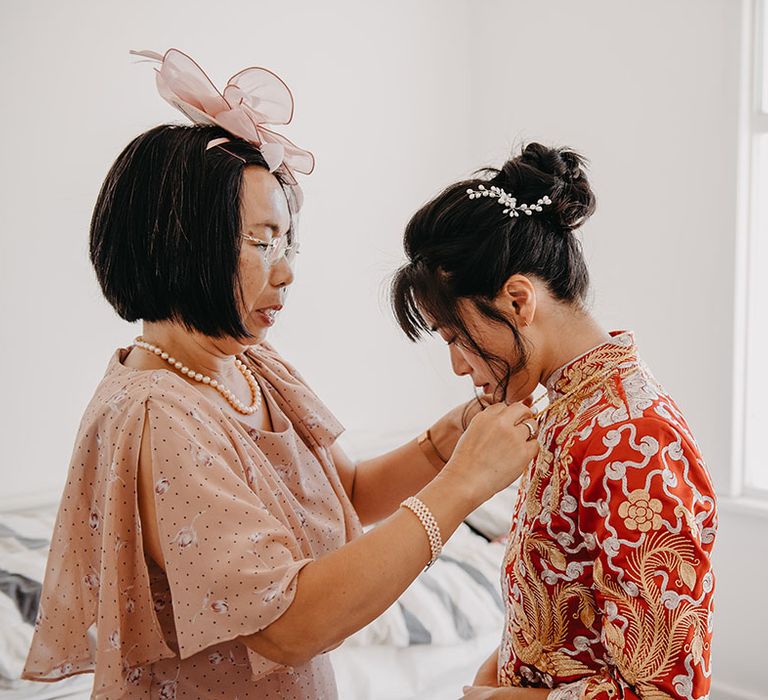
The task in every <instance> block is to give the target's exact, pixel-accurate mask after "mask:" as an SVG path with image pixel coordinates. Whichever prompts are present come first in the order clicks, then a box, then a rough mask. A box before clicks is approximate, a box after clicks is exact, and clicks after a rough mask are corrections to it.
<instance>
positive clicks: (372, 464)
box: [352, 440, 439, 525]
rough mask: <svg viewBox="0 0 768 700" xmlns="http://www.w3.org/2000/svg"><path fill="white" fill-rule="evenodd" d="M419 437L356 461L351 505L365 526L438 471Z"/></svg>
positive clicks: (378, 518) (380, 517) (389, 511)
mask: <svg viewBox="0 0 768 700" xmlns="http://www.w3.org/2000/svg"><path fill="white" fill-rule="evenodd" d="M438 473H439V472H438V470H437V469H436V468H435V467H434V466H433V465H432V464H431V463H430V462H429V460H428V459H427V457H426V456H425V455H424V453H423V452H422V451H421V448H420V447H419V445H418V442H417V441H416V440H411V441H410V442H407V443H405V444H404V445H402V446H401V447H398V448H397V449H395V450H392V451H391V452H387V453H386V454H383V455H381V456H379V457H374V458H373V459H368V460H365V461H363V462H359V463H358V464H357V471H356V474H355V481H354V488H353V490H352V505H353V506H354V508H355V511H357V514H358V517H359V518H360V520H361V522H362V523H363V524H364V525H369V524H371V523H376V522H379V521H380V520H383V519H384V518H386V517H387V516H389V515H391V514H392V513H393V512H394V511H395V510H397V508H398V506H399V505H400V503H402V501H403V500H404V499H405V498H407V497H408V496H412V495H413V494H415V493H418V492H419V491H420V490H421V489H422V488H424V486H426V485H427V484H428V483H429V482H430V481H432V479H434V478H435V476H436V475H437V474H438Z"/></svg>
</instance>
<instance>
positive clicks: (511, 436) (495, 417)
mask: <svg viewBox="0 0 768 700" xmlns="http://www.w3.org/2000/svg"><path fill="white" fill-rule="evenodd" d="M524 423H528V424H529V425H530V427H531V429H534V430H536V429H537V425H536V420H535V419H534V417H533V413H531V410H530V409H529V408H528V407H527V406H525V405H523V404H522V403H514V404H511V405H510V406H507V405H505V404H503V403H499V404H494V405H493V406H489V407H488V408H486V409H485V410H484V411H483V412H482V413H479V414H478V415H476V416H475V417H474V418H473V419H472V422H471V423H470V425H469V427H468V428H467V430H466V432H465V433H464V434H463V435H462V436H461V439H460V440H459V442H458V443H457V445H456V449H455V450H454V452H453V455H452V456H451V459H450V460H449V461H448V463H447V464H446V465H445V467H444V468H443V471H442V473H441V474H442V476H444V477H447V478H457V479H459V480H460V481H461V482H462V483H463V484H464V485H465V486H464V487H465V488H468V489H469V493H470V494H471V495H473V496H474V500H476V501H477V503H478V504H479V503H483V502H485V501H487V500H488V499H489V498H490V497H491V496H493V495H494V494H495V493H497V492H498V491H501V490H502V489H505V488H506V487H507V486H509V485H510V484H511V483H512V482H514V481H515V480H516V479H517V478H518V477H519V476H520V475H521V474H522V473H523V471H524V470H525V468H526V467H527V466H528V464H529V463H530V461H531V460H532V459H533V458H534V457H535V456H536V454H537V453H538V451H539V444H538V441H537V440H536V439H535V438H531V429H529V427H528V426H527V425H525V424H524Z"/></svg>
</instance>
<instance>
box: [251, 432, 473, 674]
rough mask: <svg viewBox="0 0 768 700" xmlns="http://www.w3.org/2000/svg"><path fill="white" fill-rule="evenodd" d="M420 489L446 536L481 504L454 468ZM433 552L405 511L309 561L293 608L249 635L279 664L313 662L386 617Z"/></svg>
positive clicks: (413, 518) (415, 520)
mask: <svg viewBox="0 0 768 700" xmlns="http://www.w3.org/2000/svg"><path fill="white" fill-rule="evenodd" d="M415 449H416V450H418V449H419V448H418V447H415ZM418 495H419V498H420V499H421V500H422V501H423V502H424V503H425V504H426V505H427V506H428V507H429V508H430V510H431V511H432V513H433V515H434V517H435V519H436V520H437V523H438V525H439V527H440V531H441V533H442V537H443V539H444V540H445V539H448V537H450V535H451V534H452V533H453V532H454V530H455V529H456V528H457V527H458V526H459V524H460V523H461V521H462V520H463V519H464V517H465V516H466V515H467V513H469V512H470V511H471V510H472V509H473V508H474V507H476V506H477V505H478V502H477V496H476V495H473V494H471V493H469V492H468V489H466V487H465V484H464V482H463V481H462V480H460V479H457V478H456V477H450V476H448V475H447V474H446V475H443V476H442V477H441V478H439V479H435V480H433V481H432V482H431V483H430V484H428V485H427V486H426V487H424V488H423V489H421V490H420V492H419V494H418ZM430 558H431V550H430V547H429V541H428V539H427V535H426V532H425V530H424V527H423V526H422V524H421V522H420V521H419V520H418V518H417V517H416V516H415V515H414V514H413V513H412V512H410V511H409V510H407V509H404V508H403V509H399V510H398V511H397V512H396V513H394V514H393V515H392V516H391V517H390V518H389V519H387V520H386V521H385V522H383V523H381V525H379V526H378V527H376V528H374V529H373V530H371V531H370V532H368V533H367V534H365V535H363V536H362V537H359V538H358V539H356V540H354V541H353V542H350V543H349V544H347V545H345V546H343V547H341V548H340V549H338V550H336V551H335V552H332V553H331V554H328V555H326V556H324V557H322V558H321V559H318V560H317V561H314V562H311V563H309V564H307V565H306V566H305V567H304V568H303V569H302V570H301V572H300V573H299V576H298V584H297V589H296V595H295V597H294V600H293V602H292V603H291V605H290V606H289V607H288V609H287V610H286V612H285V613H283V615H282V616H281V617H279V618H278V619H277V620H275V622H273V623H272V624H271V625H269V626H268V627H267V628H265V629H264V630H262V631H261V632H258V633H257V634H254V635H250V636H249V637H244V638H243V641H244V643H245V644H246V645H247V646H249V647H250V648H251V649H253V650H254V651H256V652H258V653H260V654H262V655H263V656H266V657H267V658H270V659H272V660H274V661H277V662H279V663H283V664H286V665H289V666H297V665H301V664H303V663H306V662H307V661H308V660H309V659H311V658H312V657H313V656H316V655H317V654H319V653H322V652H323V651H325V650H327V649H329V648H331V647H333V646H335V645H337V644H338V643H339V642H341V641H343V640H344V639H345V638H346V637H347V636H349V635H350V634H352V633H354V632H356V631H357V630H359V629H361V628H362V627H364V626H365V625H366V624H368V623H369V622H371V621H372V620H374V619H375V618H376V617H378V616H379V615H381V613H383V612H384V611H385V610H386V609H387V608H388V607H389V606H390V605H392V603H394V602H395V601H396V600H397V598H398V597H399V596H400V595H401V594H402V593H403V591H405V589H406V588H407V587H408V586H409V585H410V584H411V583H412V582H413V580H414V579H415V578H416V576H417V575H418V574H419V572H420V571H421V570H422V569H423V568H424V566H425V565H426V564H427V563H428V562H429V560H430Z"/></svg>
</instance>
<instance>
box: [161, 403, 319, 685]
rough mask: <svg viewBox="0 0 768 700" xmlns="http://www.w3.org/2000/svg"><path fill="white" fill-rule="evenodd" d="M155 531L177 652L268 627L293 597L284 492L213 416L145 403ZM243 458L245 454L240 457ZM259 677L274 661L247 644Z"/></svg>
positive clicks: (295, 561)
mask: <svg viewBox="0 0 768 700" xmlns="http://www.w3.org/2000/svg"><path fill="white" fill-rule="evenodd" d="M147 419H148V429H149V431H150V433H149V434H150V440H151V448H152V467H153V478H154V484H155V486H154V497H155V507H156V511H157V528H158V533H159V537H160V541H161V546H162V551H163V555H164V558H165V565H166V576H167V577H168V582H169V584H170V589H171V596H172V605H173V616H174V621H175V625H176V632H177V636H178V642H179V652H180V655H181V657H182V658H187V657H189V656H191V655H192V654H195V653H197V652H199V651H201V650H203V649H206V648H207V647H210V646H212V645H215V644H217V643H220V642H224V641H228V640H232V639H235V638H237V637H240V636H243V635H249V634H253V633H255V632H258V631H259V630H262V629H264V628H265V627H267V626H268V625H269V624H270V623H272V622H273V621H274V620H276V619H277V618H278V617H280V615H282V614H283V613H284V612H285V610H286V609H287V608H288V606H289V605H290V604H291V602H292V600H293V597H294V595H295V592H296V578H297V575H298V573H299V570H300V569H301V568H302V567H303V566H304V565H306V564H307V563H308V562H310V561H311V559H310V558H307V557H306V556H304V555H303V554H302V551H301V548H300V546H299V544H298V541H297V539H296V536H295V535H294V533H293V531H292V530H291V527H290V525H289V524H288V523H289V522H290V519H289V518H288V517H287V516H286V509H287V508H288V505H287V503H286V502H285V501H284V500H282V499H281V497H280V495H279V493H278V492H276V490H275V489H274V487H273V485H272V484H271V482H270V481H269V477H268V476H267V475H266V474H264V473H262V471H261V470H260V469H259V467H258V464H256V463H255V462H251V461H246V463H244V457H243V455H242V454H241V453H239V452H238V450H236V449H235V447H234V445H233V444H232V442H231V441H230V440H229V438H228V437H227V434H226V432H225V431H223V430H222V429H221V427H220V426H219V425H218V424H217V418H216V417H215V416H212V415H208V414H206V413H205V412H203V411H202V410H200V409H197V408H192V409H191V410H190V407H189V406H188V405H184V404H182V403H181V402H180V401H179V400H178V399H177V398H175V397H170V396H168V395H166V396H163V397H161V398H157V397H156V398H150V399H149V400H148V402H147ZM246 460H247V458H246ZM249 656H250V659H251V666H252V669H253V673H254V676H255V677H257V678H258V677H261V676H263V675H265V674H266V673H269V672H271V671H274V670H275V669H277V668H279V665H278V664H277V663H275V662H272V661H270V660H268V659H266V658H264V657H261V656H259V655H258V654H256V653H255V652H252V651H250V650H249Z"/></svg>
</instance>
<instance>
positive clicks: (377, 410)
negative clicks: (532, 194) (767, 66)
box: [0, 0, 768, 700]
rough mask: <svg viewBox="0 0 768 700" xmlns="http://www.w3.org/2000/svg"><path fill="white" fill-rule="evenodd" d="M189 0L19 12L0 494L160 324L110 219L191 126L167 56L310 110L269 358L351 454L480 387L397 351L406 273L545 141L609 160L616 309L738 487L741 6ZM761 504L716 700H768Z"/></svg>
mask: <svg viewBox="0 0 768 700" xmlns="http://www.w3.org/2000/svg"><path fill="white" fill-rule="evenodd" d="M170 5H171V4H170V3H154V2H149V1H148V0H142V1H141V2H133V3H130V4H124V3H105V2H96V1H89V2H82V1H81V2H77V3H66V4H65V3H54V2H47V3H35V4H32V3H24V2H20V1H18V0H15V1H13V2H8V1H6V2H4V3H3V5H2V7H1V8H0V68H2V75H3V81H4V90H5V93H4V94H5V95H6V100H5V103H6V104H5V109H3V111H2V112H1V113H0V124H1V125H2V129H1V131H0V133H2V134H3V136H4V138H3V155H2V158H0V217H1V218H0V223H1V224H2V228H1V229H0V246H1V249H0V250H1V255H0V266H1V267H0V285H1V291H2V294H1V298H2V302H0V303H2V314H3V316H2V318H3V320H4V324H3V331H2V332H3V342H2V344H1V345H0V353H2V354H0V361H2V367H3V369H4V377H3V379H4V382H3V386H4V389H5V392H6V397H7V399H6V401H5V402H4V403H3V408H2V409H0V410H2V420H1V421H0V434H1V436H2V438H3V445H4V448H5V449H4V455H3V460H2V465H1V466H0V469H1V470H2V474H3V480H2V484H3V491H1V492H0V500H4V501H5V502H8V501H13V502H20V501H21V500H22V499H24V498H25V497H26V496H27V495H29V494H33V493H37V492H39V491H40V490H43V489H49V490H51V491H52V492H54V493H55V492H57V491H58V490H59V489H60V488H61V485H62V484H63V479H64V474H65V469H66V462H67V458H68V455H69V452H70V450H71V443H72V438H73V435H74V433H75V430H76V426H77V421H78V419H79V415H80V413H81V411H82V409H83V407H84V405H85V403H86V402H87V400H88V398H89V396H90V393H91V391H92V389H93V387H94V385H95V384H96V382H97V381H98V378H99V377H100V376H101V373H102V372H103V369H104V366H105V365H106V362H107V359H108V356H109V354H110V352H111V351H112V349H113V348H114V347H115V346H117V345H119V344H125V343H127V342H129V341H130V339H131V338H132V337H133V335H134V334H135V332H136V329H134V328H130V327H128V326H127V325H126V324H124V323H122V322H121V321H120V320H119V319H117V318H116V317H115V316H114V314H113V313H112V311H111V310H110V309H109V308H108V307H107V305H106V304H105V303H104V302H103V301H102V300H101V299H100V295H99V292H98V289H97V286H96V284H95V281H94V279H93V275H92V273H91V272H90V269H89V266H88V262H87V228H88V220H89V215H90V209H91V207H92V204H93V201H94V199H95V196H96V192H97V190H98V187H99V185H100V182H101V180H102V178H103V176H104V174H105V172H106V170H107V168H108V167H109V164H110V163H111V161H112V159H113V158H114V156H115V155H116V154H117V153H118V151H119V150H120V149H121V148H122V146H123V145H124V144H125V143H126V142H127V141H128V140H129V139H130V138H131V137H132V136H133V135H135V134H136V133H138V132H139V131H141V130H143V129H146V128H148V127H150V126H152V125H154V124H156V123H159V122H163V121H170V120H176V119H177V117H176V114H175V113H174V112H173V111H172V110H171V108H170V107H168V106H166V105H165V103H164V102H163V101H162V100H161V99H160V98H159V97H158V96H157V94H156V92H155V88H154V84H153V79H152V76H151V70H152V69H151V66H150V65H148V64H143V65H142V64H133V63H132V61H131V60H130V59H129V57H128V55H127V50H128V49H129V48H150V49H155V50H163V49H165V48H167V47H169V46H177V47H178V48H181V49H183V50H186V51H188V52H189V53H190V54H192V55H193V56H194V57H196V58H197V59H198V60H199V61H200V62H201V64H202V65H203V66H204V67H205V68H206V69H207V70H208V71H209V73H210V74H211V75H212V76H213V77H214V80H215V81H216V82H217V83H222V82H223V81H224V80H225V79H226V78H227V77H228V76H229V75H231V74H232V73H233V72H235V71H236V70H238V69H240V68H242V67H244V66H246V65H251V64H253V63H259V64H263V65H267V66H269V67H271V68H273V69H274V70H276V71H277V72H278V73H279V74H280V75H282V76H283V77H284V78H285V79H286V80H287V82H288V83H289V85H290V86H291V88H292V89H293V91H294V94H295V95H296V98H297V111H296V119H295V123H294V125H292V127H291V129H290V131H289V132H288V134H289V135H290V136H291V137H293V138H294V139H295V140H296V141H297V143H299V144H300V145H301V146H305V147H307V148H310V149H312V150H313V151H314V152H315V154H316V156H317V158H318V168H317V171H316V172H315V174H313V175H312V176H311V177H309V178H306V179H305V180H304V182H305V192H306V196H307V204H306V209H305V215H304V217H303V221H302V227H303V229H302V230H303V243H302V246H303V247H302V255H301V258H300V266H299V270H298V278H297V281H296V283H295V286H294V287H295V288H294V290H293V291H292V293H291V297H290V303H289V306H288V308H287V310H286V311H285V312H284V315H283V318H282V319H281V323H280V325H279V327H278V328H276V329H275V331H274V335H273V340H274V342H275V343H276V344H277V345H278V347H279V348H281V349H282V350H283V352H284V353H285V354H286V355H287V356H288V357H289V358H290V359H292V360H293V361H294V362H295V364H297V365H298V367H299V368H300V369H301V370H302V372H303V373H304V374H305V376H306V377H307V378H308V379H309V380H310V382H311V383H312V384H313V385H314V386H315V388H316V389H317V391H318V393H320V394H321V396H322V397H323V398H324V399H325V400H326V402H327V403H328V404H329V405H330V406H331V407H332V408H333V409H334V410H335V411H336V413H337V414H338V415H339V417H340V418H341V419H342V421H343V422H345V423H346V425H347V426H348V428H349V429H350V432H351V433H352V434H353V435H363V434H375V433H377V432H378V433H385V434H388V435H389V434H393V433H400V432H402V433H404V434H411V433H414V432H415V431H416V430H418V429H419V428H420V427H421V426H423V425H424V424H425V423H426V422H428V421H429V420H431V419H432V418H433V417H435V416H436V415H438V414H439V413H440V412H441V411H442V410H443V409H444V408H446V407H447V406H449V405H451V404H452V403H454V402H457V401H459V400H461V399H463V398H464V397H465V396H467V395H468V391H469V386H468V384H467V382H466V381H460V380H458V379H456V378H453V377H451V376H450V372H449V367H448V361H447V357H446V355H445V351H444V349H443V348H441V347H440V346H439V345H438V344H437V343H432V344H429V343H428V344H423V345H421V346H411V345H410V344H409V343H407V342H406V341H404V340H403V339H402V338H401V337H400V334H399V332H398V331H397V329H396V328H395V325H394V322H393V321H392V319H391V315H390V314H389V311H388V308H387V303H386V297H385V294H384V292H385V290H386V287H385V281H386V278H387V276H388V275H389V274H391V272H392V271H393V270H394V269H395V267H396V266H397V264H398V262H399V260H400V255H401V253H400V236H401V234H402V229H403V225H404V223H405V221H406V220H407V218H408V216H409V215H410V213H412V211H413V210H414V209H415V208H416V207H417V206H418V205H419V204H420V203H421V202H423V201H424V200H425V199H426V198H427V197H429V196H430V195H432V194H433V193H434V192H436V191H438V190H439V188H440V187H441V186H442V185H443V184H445V183H446V182H448V181H450V180H452V179H455V178H456V177H459V176H462V175H464V174H466V173H468V172H469V171H471V170H472V169H474V168H475V167H477V166H479V165H482V164H486V163H498V162H500V161H501V160H502V159H503V157H504V156H505V154H506V152H507V150H508V148H509V146H510V145H511V144H512V143H514V142H517V141H519V140H533V139H540V140H542V141H545V142H554V143H561V144H567V145H570V146H574V147H576V148H578V149H580V150H582V151H583V152H584V153H585V154H586V155H587V156H588V157H589V158H590V159H591V160H592V179H593V182H594V186H595V188H596V190H597V192H598V197H599V204H598V212H597V214H596V215H595V217H594V219H593V220H592V221H591V222H590V223H589V225H588V226H587V227H586V229H585V246H586V250H587V254H588V257H589V260H590V265H591V270H592V275H593V290H594V308H595V312H596V313H597V315H598V316H599V317H600V318H601V319H602V320H603V321H604V322H605V324H606V325H607V326H611V327H619V326H621V327H629V328H632V329H634V330H635V331H636V333H637V339H638V342H639V344H640V347H641V350H642V352H643V354H644V356H645V358H646V360H647V361H648V363H649V364H650V365H651V366H652V367H653V369H654V370H655V372H656V374H657V376H658V377H659V378H660V379H661V380H662V381H663V382H664V383H665V384H666V385H667V387H668V388H669V390H670V391H671V393H672V394H673V395H674V396H675V397H676V398H677V400H678V402H679V403H680V404H681V406H682V407H683V409H684V410H685V412H686V414H687V415H688V417H689V419H690V422H691V424H692V426H693V428H694V430H695V432H696V435H697V436H698V438H699V440H700V442H701V443H702V447H703V449H704V452H705V454H706V456H707V458H708V461H709V464H710V466H711V469H712V472H713V475H714V477H715V481H716V483H717V485H718V488H719V489H720V491H721V492H723V493H726V492H728V489H729V486H730V477H729V475H730V473H731V470H732V467H733V464H732V457H731V455H732V450H733V447H734V445H733V436H732V430H731V415H732V413H733V410H734V408H735V406H736V402H737V396H736V395H735V389H734V386H733V380H732V377H733V372H732V368H733V363H734V353H733V344H734V339H733V327H734V320H733V319H734V314H733V309H734V288H735V282H736V280H735V277H734V269H735V258H734V256H735V251H736V243H735V241H736V235H735V229H736V220H737V175H738V169H737V155H736V154H737V132H738V107H739V69H740V66H739V52H740V49H739V45H740V35H739V30H740V21H741V19H740V12H741V2H738V1H737V0H672V1H670V0H646V1H645V2H643V3H617V2H615V1H614V0H582V1H581V2H579V3H573V2H569V1H568V0H557V1H555V0H551V1H550V2H547V3H532V2H524V1H523V0H485V1H484V2H482V3H480V2H470V1H469V0H421V1H420V2H408V1H407V0H397V1H394V2H387V3H373V2H368V3H359V2H353V1H346V2H345V1H341V0H325V1H324V2H322V3H313V2H309V1H305V2H293V3H265V2H258V3H256V2H248V3H246V2H241V3H229V4H228V5H226V7H232V8H235V7H236V8H237V10H236V11H233V12H232V13H231V14H230V15H229V16H228V15H227V13H226V12H225V11H224V10H222V9H221V8H219V7H217V8H213V7H212V6H211V5H210V3H202V2H187V3H184V4H183V6H182V5H181V4H175V3H174V5H176V8H177V9H173V10H172V9H169V7H170ZM179 7H183V10H180V9H178V8H179ZM74 8H76V9H77V12H76V14H75V11H74ZM2 497H4V498H2ZM760 513H761V511H760V510H759V509H753V510H751V511H745V512H739V511H737V510H735V507H734V506H727V507H726V508H724V509H723V512H722V519H721V534H720V539H719V541H718V547H717V559H718V562H717V563H718V573H719V583H718V599H717V608H718V612H717V623H716V624H717V629H716V632H717V635H716V642H715V659H716V661H715V663H716V666H715V680H716V684H717V685H718V686H719V688H720V690H719V694H718V695H715V694H714V693H713V697H718V698H727V699H728V700H732V699H735V698H740V697H749V695H748V693H749V692H752V693H753V696H754V697H765V695H766V691H765V685H764V681H763V680H762V678H761V675H762V666H761V664H762V663H763V657H764V656H765V653H766V651H768V644H767V643H766V641H765V640H766V637H765V633H764V630H765V629H766V628H768V609H767V608H766V607H765V606H762V605H760V603H759V597H758V594H759V593H760V592H761V591H763V590H764V588H765V581H766V578H767V577H768V565H766V562H765V557H764V556H762V557H761V556H760V553H759V552H758V551H757V547H759V546H760V545H755V544H753V543H758V542H760V541H761V538H764V537H765V535H766V534H768V533H767V532H766V530H768V519H766V518H765V517H764V516H762V515H761V514H760ZM762 541H764V540H762ZM762 547H763V550H762V551H763V552H764V545H762Z"/></svg>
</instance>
